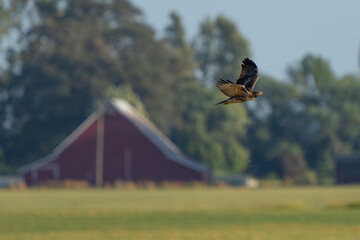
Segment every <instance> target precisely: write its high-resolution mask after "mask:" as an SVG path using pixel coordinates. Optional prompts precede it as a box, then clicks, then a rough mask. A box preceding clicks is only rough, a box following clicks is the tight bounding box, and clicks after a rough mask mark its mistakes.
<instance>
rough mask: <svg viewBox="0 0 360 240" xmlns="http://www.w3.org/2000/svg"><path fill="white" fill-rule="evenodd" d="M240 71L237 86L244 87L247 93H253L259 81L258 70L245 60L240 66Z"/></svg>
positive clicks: (254, 65) (251, 62) (247, 59)
mask: <svg viewBox="0 0 360 240" xmlns="http://www.w3.org/2000/svg"><path fill="white" fill-rule="evenodd" d="M241 67H242V70H241V73H240V76H239V79H238V80H237V81H236V83H237V84H240V85H244V86H245V88H246V89H247V90H248V91H250V92H251V91H253V90H254V87H255V84H256V82H257V80H258V79H259V74H258V68H257V66H256V64H255V63H254V62H253V61H251V60H250V59H249V58H245V59H244V60H243V63H242V64H241Z"/></svg>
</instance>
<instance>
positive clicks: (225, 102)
mask: <svg viewBox="0 0 360 240" xmlns="http://www.w3.org/2000/svg"><path fill="white" fill-rule="evenodd" d="M230 100H231V98H228V99H225V100H224V101H221V102H218V103H216V104H215V105H219V104H224V105H227V104H230V102H229V101H230Z"/></svg>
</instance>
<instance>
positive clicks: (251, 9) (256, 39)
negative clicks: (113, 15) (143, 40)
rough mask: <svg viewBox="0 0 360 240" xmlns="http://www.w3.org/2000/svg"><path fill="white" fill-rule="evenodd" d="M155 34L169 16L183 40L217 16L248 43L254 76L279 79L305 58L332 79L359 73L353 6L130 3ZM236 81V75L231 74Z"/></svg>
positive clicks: (330, 0) (350, 0) (199, 0)
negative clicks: (319, 61) (319, 60)
mask: <svg viewBox="0 0 360 240" xmlns="http://www.w3.org/2000/svg"><path fill="white" fill-rule="evenodd" d="M132 2H133V3H134V5H135V6H137V7H139V8H140V9H142V11H143V12H144V14H145V19H146V21H147V22H148V23H149V24H150V25H151V26H153V27H154V28H155V29H156V30H157V32H158V33H159V34H160V33H161V31H163V29H164V28H165V26H166V25H167V24H168V23H169V17H168V16H169V12H170V11H173V10H174V11H176V12H177V13H179V15H180V16H181V17H182V20H183V23H184V25H185V28H186V32H187V37H188V38H192V37H194V36H195V35H196V33H197V31H198V27H199V24H200V22H201V21H203V20H204V19H205V18H206V17H212V18H214V17H216V16H217V15H219V14H222V15H224V16H226V17H228V18H229V19H231V20H232V21H233V22H235V23H236V24H237V26H238V28H239V29H240V31H241V32H242V33H243V35H244V36H245V37H247V39H248V40H249V41H250V43H251V45H250V47H251V51H252V56H253V59H254V60H255V61H256V63H257V65H258V67H259V70H260V72H262V73H267V74H270V75H272V76H275V77H277V78H280V79H285V77H286V68H287V67H288V66H289V64H295V63H297V62H298V61H300V60H301V59H302V57H303V56H304V55H305V54H307V53H313V54H315V55H320V56H322V57H324V58H325V59H327V60H328V61H329V62H330V64H331V66H332V68H333V70H334V71H335V73H336V75H337V76H343V75H344V74H348V73H358V72H359V50H360V1H358V0H346V1H336V0H317V1H315V0H313V1H311V0H303V1H294V0H274V1H268V0H263V1H259V0H258V1H256V0H255V1H250V0H248V1H236V0H221V1H215V0H181V1H174V0H173V1H171V0H152V1H151V0H132ZM235 75H237V73H235Z"/></svg>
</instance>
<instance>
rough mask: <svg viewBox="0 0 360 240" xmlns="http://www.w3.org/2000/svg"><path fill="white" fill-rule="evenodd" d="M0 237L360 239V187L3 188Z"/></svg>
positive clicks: (38, 239)
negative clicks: (251, 188)
mask: <svg viewBox="0 0 360 240" xmlns="http://www.w3.org/2000/svg"><path fill="white" fill-rule="evenodd" d="M0 239H1V240H8V239H19V240H26V239H36V240H42V239H44V240H45V239H46V240H48V239H59V240H60V239H61V240H64V239H106V240H108V239H141V240H144V239H154V240H161V239H164V240H165V239H166V240H169V239H175V240H177V239H189V240H197V239H199V240H200V239H201V240H202V239H204V240H205V239H206V240H211V239H237V240H238V239H241V240H243V239H246V240H247V239H249V240H260V239H261V240H262V239H267V240H268V239H269V240H271V239H276V240H282V239H283V240H297V239H299V240H300V239H301V240H304V239H314V240H332V239H334V240H335V239H336V240H338V239H341V240H347V239H348V240H356V239H360V186H349V187H331V188H315V187H313V188H280V189H259V190H246V189H216V188H199V189H151V190H146V189H137V190H120V189H103V190H101V189H81V190H64V189H54V190H48V189H31V190H2V191H0Z"/></svg>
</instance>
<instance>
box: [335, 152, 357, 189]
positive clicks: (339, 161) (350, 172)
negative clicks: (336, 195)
mask: <svg viewBox="0 0 360 240" xmlns="http://www.w3.org/2000/svg"><path fill="white" fill-rule="evenodd" d="M334 159H335V166H336V181H337V183H338V184H345V183H360V155H359V156H337V157H335V158H334Z"/></svg>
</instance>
